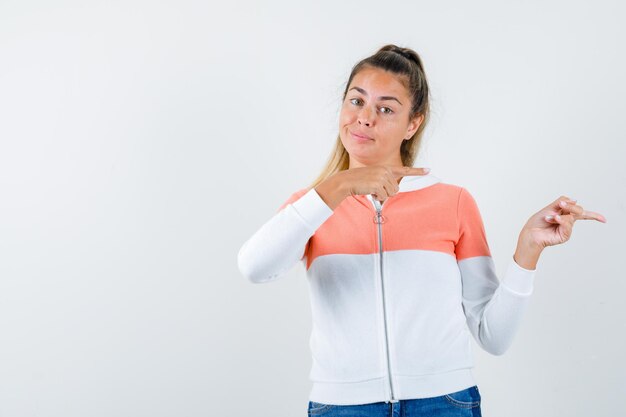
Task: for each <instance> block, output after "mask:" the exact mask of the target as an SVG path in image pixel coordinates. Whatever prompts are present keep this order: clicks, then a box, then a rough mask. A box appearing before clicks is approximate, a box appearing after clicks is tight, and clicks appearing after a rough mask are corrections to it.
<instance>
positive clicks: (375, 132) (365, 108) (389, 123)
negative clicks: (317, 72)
mask: <svg viewBox="0 0 626 417" xmlns="http://www.w3.org/2000/svg"><path fill="white" fill-rule="evenodd" d="M410 110H411V98H410V97H409V92H408V91H407V89H406V88H405V87H404V86H403V85H402V84H401V83H400V81H399V80H398V78H397V76H396V75H394V74H392V73H390V72H387V71H385V70H382V69H378V68H366V69H363V70H361V71H360V72H359V73H358V74H357V75H355V76H354V77H353V78H352V81H351V83H350V85H349V86H348V92H347V93H346V98H345V100H344V101H343V104H342V106H341V114H340V116H339V136H340V138H341V142H342V143H343V146H344V147H345V148H346V150H347V151H348V153H349V154H350V168H356V167H362V166H368V165H388V166H400V167H401V166H402V158H401V157H400V146H401V145H402V141H403V140H404V139H405V138H410V137H411V136H413V134H414V133H415V132H416V131H417V129H418V128H419V125H420V123H421V122H422V120H423V117H419V118H415V119H413V120H409V112H410ZM356 135H362V136H365V138H360V137H358V136H356Z"/></svg>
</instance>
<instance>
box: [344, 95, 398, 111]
mask: <svg viewBox="0 0 626 417" xmlns="http://www.w3.org/2000/svg"><path fill="white" fill-rule="evenodd" d="M355 100H356V101H358V102H360V101H361V99H360V98H353V99H350V103H352V104H356V105H357V106H358V104H357V103H355V102H354V101H355ZM381 109H387V110H388V111H383V114H391V113H393V112H394V111H393V110H391V109H390V108H389V107H381Z"/></svg>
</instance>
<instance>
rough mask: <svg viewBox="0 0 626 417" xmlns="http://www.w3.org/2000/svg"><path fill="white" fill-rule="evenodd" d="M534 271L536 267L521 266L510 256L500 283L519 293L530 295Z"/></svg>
mask: <svg viewBox="0 0 626 417" xmlns="http://www.w3.org/2000/svg"><path fill="white" fill-rule="evenodd" d="M536 271H537V269H526V268H522V267H521V266H520V265H519V264H518V263H517V262H515V259H514V258H513V256H511V260H510V262H509V266H508V268H507V270H506V274H505V275H504V279H503V280H502V285H504V286H505V287H506V288H507V289H509V290H510V291H512V292H514V293H517V294H519V295H530V294H532V292H533V287H534V281H535V273H536Z"/></svg>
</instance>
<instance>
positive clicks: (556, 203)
mask: <svg viewBox="0 0 626 417" xmlns="http://www.w3.org/2000/svg"><path fill="white" fill-rule="evenodd" d="M562 201H565V202H569V203H576V200H572V199H571V198H569V197H566V196H564V195H562V196H561V197H559V198H557V199H556V200H554V201H553V202H552V203H551V204H550V205H549V206H548V207H546V208H548V209H550V210H554V211H559V210H560V209H562V208H563V206H561V202H562Z"/></svg>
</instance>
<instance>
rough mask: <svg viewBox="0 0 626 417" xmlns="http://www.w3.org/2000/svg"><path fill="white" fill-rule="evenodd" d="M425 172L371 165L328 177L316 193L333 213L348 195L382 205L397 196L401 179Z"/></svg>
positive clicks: (414, 169) (425, 169) (416, 169)
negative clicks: (374, 201) (358, 196)
mask: <svg viewBox="0 0 626 417" xmlns="http://www.w3.org/2000/svg"><path fill="white" fill-rule="evenodd" d="M428 171H429V169H428V168H414V167H406V166H405V167H396V166H384V165H373V166H366V167H359V168H352V169H347V170H344V171H339V172H337V173H336V174H334V175H331V176H330V177H328V178H327V179H326V180H324V181H323V182H322V183H320V184H319V185H318V186H317V187H315V190H316V191H317V193H318V194H319V195H320V197H322V200H324V202H326V204H327V205H328V206H329V207H330V208H331V209H333V210H334V209H335V208H336V207H337V206H338V205H339V204H340V203H341V201H343V199H344V198H346V197H348V196H350V195H365V194H372V196H373V197H374V198H375V199H376V200H378V201H385V200H386V199H387V198H388V197H391V196H393V195H396V194H397V192H398V190H399V189H400V188H399V186H398V183H399V182H400V179H401V178H402V177H406V176H410V175H426V174H428Z"/></svg>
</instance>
